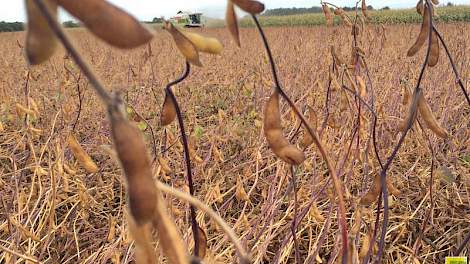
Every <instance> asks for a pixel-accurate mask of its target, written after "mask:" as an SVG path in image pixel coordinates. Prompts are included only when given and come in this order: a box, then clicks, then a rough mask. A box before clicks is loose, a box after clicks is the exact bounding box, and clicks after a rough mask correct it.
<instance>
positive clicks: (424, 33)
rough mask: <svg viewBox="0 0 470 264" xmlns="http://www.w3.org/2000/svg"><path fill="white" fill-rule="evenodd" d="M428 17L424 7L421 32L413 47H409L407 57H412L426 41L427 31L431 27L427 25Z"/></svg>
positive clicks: (427, 11)
mask: <svg viewBox="0 0 470 264" xmlns="http://www.w3.org/2000/svg"><path fill="white" fill-rule="evenodd" d="M429 15H430V14H429V10H428V8H427V5H424V16H423V22H422V24H421V31H420V32H419V35H418V38H417V39H416V41H415V43H414V44H413V46H411V48H410V49H409V50H408V54H407V55H408V57H411V56H414V55H415V54H416V53H417V52H418V51H419V50H420V49H421V47H422V46H423V45H424V43H425V42H426V40H427V39H428V34H429V29H430V27H431V25H430V24H429Z"/></svg>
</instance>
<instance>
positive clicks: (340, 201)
mask: <svg viewBox="0 0 470 264" xmlns="http://www.w3.org/2000/svg"><path fill="white" fill-rule="evenodd" d="M252 18H253V20H254V21H255V24H256V27H257V28H258V31H259V33H260V35H261V38H262V40H263V44H264V47H265V49H266V52H267V54H268V58H269V62H270V65H271V71H272V74H273V78H274V83H275V85H276V87H275V89H276V90H277V91H278V92H279V94H280V95H281V96H282V97H283V98H284V100H286V101H287V103H288V104H289V106H290V107H291V108H292V110H293V111H294V112H295V114H296V115H297V117H298V118H299V119H300V121H301V122H302V124H303V125H304V126H305V127H306V128H307V131H308V133H310V135H311V136H312V138H313V141H314V143H315V145H316V146H317V148H318V150H319V152H320V154H321V156H322V157H323V160H324V161H325V164H326V166H327V167H328V171H329V173H330V176H331V178H332V179H333V185H334V188H335V192H336V194H337V196H338V214H339V216H338V222H339V226H340V227H341V234H342V240H343V249H342V250H343V251H342V255H343V263H346V258H347V255H348V254H347V252H348V227H347V223H346V209H345V205H344V198H343V191H342V188H341V182H340V181H339V179H338V176H337V175H336V171H335V169H334V166H333V163H332V161H331V159H330V157H329V156H328V153H327V152H326V150H325V148H324V147H323V145H322V143H321V142H320V140H319V138H318V136H317V134H316V133H315V131H314V130H313V129H312V128H311V127H310V125H309V124H308V122H307V120H306V119H305V117H304V116H303V115H302V113H301V112H300V111H299V109H298V108H297V107H296V106H295V104H294V103H293V102H292V100H291V99H290V98H289V96H287V94H286V93H285V92H284V90H283V89H282V87H281V84H280V82H279V78H278V74H277V70H276V64H275V63H274V59H273V55H272V53H271V49H270V47H269V44H268V41H267V39H266V36H265V34H264V31H263V29H262V27H261V25H260V23H259V21H258V18H257V17H256V16H255V15H252Z"/></svg>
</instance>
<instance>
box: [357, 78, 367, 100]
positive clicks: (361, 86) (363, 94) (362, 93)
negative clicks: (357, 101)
mask: <svg viewBox="0 0 470 264" xmlns="http://www.w3.org/2000/svg"><path fill="white" fill-rule="evenodd" d="M356 79H357V82H358V84H359V95H360V96H361V98H362V99H364V98H365V97H366V95H367V89H366V82H365V81H364V79H362V77H361V76H359V75H357V76H356Z"/></svg>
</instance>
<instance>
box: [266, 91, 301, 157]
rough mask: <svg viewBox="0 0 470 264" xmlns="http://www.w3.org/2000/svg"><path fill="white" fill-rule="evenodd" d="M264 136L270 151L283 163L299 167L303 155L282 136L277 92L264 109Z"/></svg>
mask: <svg viewBox="0 0 470 264" xmlns="http://www.w3.org/2000/svg"><path fill="white" fill-rule="evenodd" d="M264 135H265V136H266V139H267V141H268V144H269V147H270V148H271V150H272V151H273V152H274V154H276V155H277V156H278V157H279V158H280V159H282V160H283V161H285V162H287V163H289V164H291V165H300V164H301V163H302V162H303V161H304V160H305V155H304V153H303V152H302V151H301V150H300V149H298V148H297V147H295V146H294V145H292V144H290V143H289V141H287V139H286V138H285V137H284V135H283V134H282V127H281V113H280V110H279V93H278V92H277V91H276V92H274V93H273V94H272V95H271V97H270V98H269V100H268V102H267V104H266V107H265V109H264Z"/></svg>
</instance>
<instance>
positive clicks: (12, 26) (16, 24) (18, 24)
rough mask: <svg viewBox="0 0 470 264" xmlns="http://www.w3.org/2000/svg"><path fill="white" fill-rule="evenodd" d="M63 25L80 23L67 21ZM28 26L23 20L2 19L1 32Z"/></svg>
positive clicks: (0, 22) (75, 25)
mask: <svg viewBox="0 0 470 264" xmlns="http://www.w3.org/2000/svg"><path fill="white" fill-rule="evenodd" d="M62 25H63V26H64V27H66V28H75V27H80V24H79V23H77V22H74V21H65V22H64V23H62ZM25 28H26V24H25V23H23V22H5V21H0V32H15V31H23V30H25Z"/></svg>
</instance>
